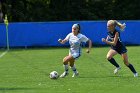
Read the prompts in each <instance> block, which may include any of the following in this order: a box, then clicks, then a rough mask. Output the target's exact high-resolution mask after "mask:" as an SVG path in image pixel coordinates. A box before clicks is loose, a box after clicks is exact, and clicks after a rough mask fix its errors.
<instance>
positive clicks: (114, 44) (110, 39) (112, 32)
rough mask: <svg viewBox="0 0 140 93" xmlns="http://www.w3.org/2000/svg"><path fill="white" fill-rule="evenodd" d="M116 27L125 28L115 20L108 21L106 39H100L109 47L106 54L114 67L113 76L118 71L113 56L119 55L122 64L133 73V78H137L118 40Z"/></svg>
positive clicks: (121, 43) (117, 65)
mask: <svg viewBox="0 0 140 93" xmlns="http://www.w3.org/2000/svg"><path fill="white" fill-rule="evenodd" d="M116 26H118V27H119V28H120V29H121V30H123V29H124V28H125V27H126V26H125V24H121V23H120V22H118V21H116V20H109V21H108V22H107V29H108V32H107V33H108V36H107V38H106V39H105V38H102V42H105V43H106V44H108V45H111V48H110V50H109V52H108V53H107V60H108V61H109V62H110V63H111V64H113V65H114V66H115V67H116V69H115V70H114V74H116V73H117V72H118V71H119V70H120V66H119V64H118V63H117V62H116V61H115V59H114V58H113V56H115V55H116V54H120V55H121V56H122V58H123V61H124V64H125V65H126V66H127V67H128V68H129V69H130V70H131V71H132V72H133V74H134V77H138V73H137V72H136V70H135V68H134V67H133V65H132V64H130V63H129V61H128V56H127V49H126V47H125V45H124V44H123V42H122V41H121V39H120V32H119V31H117V30H116Z"/></svg>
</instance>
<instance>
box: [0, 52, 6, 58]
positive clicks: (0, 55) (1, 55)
mask: <svg viewBox="0 0 140 93" xmlns="http://www.w3.org/2000/svg"><path fill="white" fill-rule="evenodd" d="M7 52H8V50H6V51H4V52H3V53H1V54H0V58H2V57H3V56H4V55H5V54H6V53H7Z"/></svg>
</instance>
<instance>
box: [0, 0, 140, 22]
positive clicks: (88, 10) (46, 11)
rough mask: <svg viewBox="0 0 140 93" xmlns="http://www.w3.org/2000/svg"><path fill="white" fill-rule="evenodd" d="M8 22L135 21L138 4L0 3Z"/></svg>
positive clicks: (99, 0)
mask: <svg viewBox="0 0 140 93" xmlns="http://www.w3.org/2000/svg"><path fill="white" fill-rule="evenodd" d="M0 1H1V3H2V8H1V9H2V12H3V14H7V15H8V17H9V20H10V21H12V22H20V21H26V22H30V21H74V20H108V19H118V20H138V19H140V16H139V13H140V0H0Z"/></svg>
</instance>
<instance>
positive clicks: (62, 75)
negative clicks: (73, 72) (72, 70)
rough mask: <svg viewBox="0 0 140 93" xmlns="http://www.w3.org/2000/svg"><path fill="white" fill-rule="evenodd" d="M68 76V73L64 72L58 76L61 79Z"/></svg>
mask: <svg viewBox="0 0 140 93" xmlns="http://www.w3.org/2000/svg"><path fill="white" fill-rule="evenodd" d="M68 74H69V73H67V72H64V73H63V74H61V75H60V77H61V78H64V77H66V76H67V75H68Z"/></svg>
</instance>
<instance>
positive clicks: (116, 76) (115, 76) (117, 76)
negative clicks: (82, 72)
mask: <svg viewBox="0 0 140 93" xmlns="http://www.w3.org/2000/svg"><path fill="white" fill-rule="evenodd" d="M119 77H121V78H122V77H123V76H120V75H114V76H113V75H112V76H92V77H90V76H85V77H82V76H79V78H119ZM124 78H125V77H124Z"/></svg>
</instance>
